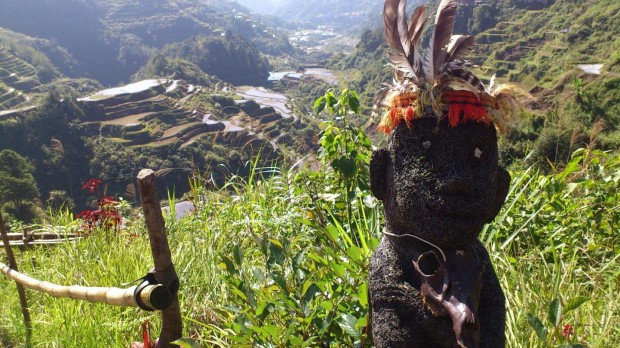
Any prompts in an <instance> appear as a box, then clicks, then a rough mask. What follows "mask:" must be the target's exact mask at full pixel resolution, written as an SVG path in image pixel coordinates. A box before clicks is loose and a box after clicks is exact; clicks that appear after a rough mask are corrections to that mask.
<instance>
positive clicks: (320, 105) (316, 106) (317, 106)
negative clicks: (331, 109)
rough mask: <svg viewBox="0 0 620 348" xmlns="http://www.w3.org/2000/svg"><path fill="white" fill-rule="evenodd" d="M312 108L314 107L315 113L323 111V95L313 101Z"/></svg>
mask: <svg viewBox="0 0 620 348" xmlns="http://www.w3.org/2000/svg"><path fill="white" fill-rule="evenodd" d="M313 109H314V111H315V112H316V113H317V114H320V113H321V111H323V110H324V109H325V97H320V98H317V99H316V100H315V101H314V107H313Z"/></svg>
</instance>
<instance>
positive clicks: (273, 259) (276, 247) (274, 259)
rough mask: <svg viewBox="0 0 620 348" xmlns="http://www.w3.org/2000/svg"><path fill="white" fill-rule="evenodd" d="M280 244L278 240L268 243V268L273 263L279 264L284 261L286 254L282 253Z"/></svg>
mask: <svg viewBox="0 0 620 348" xmlns="http://www.w3.org/2000/svg"><path fill="white" fill-rule="evenodd" d="M270 241H271V240H270ZM281 246H282V244H280V242H278V244H275V243H273V242H271V243H269V258H268V259H267V266H269V267H270V268H271V267H272V266H273V265H274V264H277V265H281V264H283V263H284V260H285V259H286V255H284V250H283V249H282V247H281Z"/></svg>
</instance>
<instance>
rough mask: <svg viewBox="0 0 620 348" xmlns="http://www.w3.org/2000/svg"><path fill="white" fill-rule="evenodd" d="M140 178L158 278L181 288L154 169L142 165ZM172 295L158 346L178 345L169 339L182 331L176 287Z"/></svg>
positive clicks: (143, 206) (178, 335) (140, 187)
mask: <svg viewBox="0 0 620 348" xmlns="http://www.w3.org/2000/svg"><path fill="white" fill-rule="evenodd" d="M137 179H138V187H139V190H140V200H141V201H142V210H143V211H144V218H145V221H146V227H147V229H148V232H149V241H150V244H151V252H152V254H153V261H154V264H155V279H156V280H157V282H158V283H160V284H164V285H166V286H170V285H173V284H176V287H177V288H178V277H177V274H176V271H175V270H174V265H173V263H172V256H171V253H170V246H169V245H168V237H167V236H166V227H165V224H164V217H163V215H162V212H161V206H160V204H159V198H158V197H157V189H156V187H155V172H153V170H151V169H143V170H141V171H140V173H138V177H137ZM172 295H173V300H172V304H171V305H170V306H169V307H167V308H166V309H164V310H162V328H161V333H160V335H159V343H158V345H157V346H158V347H164V348H167V347H177V346H176V345H173V344H170V342H172V341H175V340H177V339H180V338H181V337H182V335H183V322H182V321H181V310H180V306H179V300H178V297H177V294H176V291H175V292H174V293H173V294H172Z"/></svg>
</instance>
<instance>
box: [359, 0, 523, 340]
mask: <svg viewBox="0 0 620 348" xmlns="http://www.w3.org/2000/svg"><path fill="white" fill-rule="evenodd" d="M455 16H456V1H454V0H444V1H442V2H441V3H440V5H439V8H438V10H437V14H436V16H435V29H434V31H433V34H432V36H431V41H430V48H429V49H428V50H427V51H426V55H425V57H423V54H422V52H420V51H419V49H418V44H419V41H420V35H421V32H422V28H423V26H424V22H425V21H426V18H425V7H418V8H417V9H416V10H415V12H414V14H413V16H412V19H411V21H410V23H408V22H407V17H406V15H405V1H404V0H386V1H385V7H384V24H385V36H386V40H387V42H388V44H389V46H390V53H389V58H390V62H391V64H392V66H393V67H394V68H395V74H394V80H395V85H394V86H389V87H386V88H384V89H382V90H380V91H379V93H378V100H377V104H378V105H379V106H380V107H382V108H384V109H385V114H384V116H383V118H382V120H381V123H380V125H379V129H380V130H382V131H384V132H386V133H387V134H389V138H388V139H389V140H388V146H387V148H386V149H380V150H377V151H375V153H374V154H373V158H372V161H371V165H370V170H371V188H372V192H373V194H374V195H375V196H376V197H377V198H378V199H380V200H381V201H383V204H384V207H385V220H386V226H385V230H384V237H383V238H382V240H381V243H380V244H379V246H378V248H377V249H376V250H375V253H374V254H373V256H372V258H371V262H370V293H371V310H372V313H371V315H372V317H371V319H372V334H373V338H374V342H375V345H376V346H377V347H409V348H411V347H468V348H473V347H504V346H505V333H504V329H505V303H504V302H505V300H504V295H503V292H502V289H501V287H500V284H499V281H498V279H497V276H496V275H495V272H494V270H493V266H492V264H491V260H490V259H489V255H488V253H487V251H486V250H485V248H484V246H483V245H482V244H481V243H480V242H479V241H478V240H477V237H478V234H479V233H480V231H481V229H482V227H483V225H484V224H485V223H488V222H490V221H491V220H492V219H493V218H494V217H495V216H496V215H497V213H498V212H499V210H500V208H501V206H502V204H503V203H504V200H505V198H506V194H507V192H508V186H509V183H510V176H509V174H508V172H506V171H505V170H504V169H502V168H501V167H499V165H498V153H497V130H496V128H497V129H499V130H500V131H504V130H505V129H506V126H507V125H508V124H509V123H510V121H511V119H512V118H514V116H516V110H517V109H516V102H515V99H514V98H513V97H512V95H511V94H510V92H511V90H510V88H508V87H507V86H491V87H490V88H485V87H484V86H483V85H482V83H481V82H480V81H479V80H478V79H477V78H476V76H474V75H473V74H472V73H471V72H469V70H468V68H469V67H470V66H471V64H469V63H468V62H467V61H465V60H462V58H463V56H464V55H465V54H467V53H468V52H469V51H470V50H471V48H472V45H473V37H471V36H461V35H455V36H452V28H453V25H454V18H455ZM491 82H492V84H493V81H491Z"/></svg>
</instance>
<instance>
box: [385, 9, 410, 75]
mask: <svg viewBox="0 0 620 348" xmlns="http://www.w3.org/2000/svg"><path fill="white" fill-rule="evenodd" d="M405 5H406V1H405V0H386V1H385V3H384V6H383V24H384V28H383V29H384V34H385V39H386V41H387V44H388V46H389V47H390V52H389V54H388V58H389V59H390V62H391V64H392V66H393V67H394V68H395V69H397V70H400V71H402V72H403V73H404V77H405V78H408V79H410V80H413V81H417V75H416V71H415V69H414V66H413V62H414V58H415V52H417V51H416V50H415V47H412V44H411V42H410V40H409V27H408V26H407V14H406V12H405ZM412 51H413V54H412Z"/></svg>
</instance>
